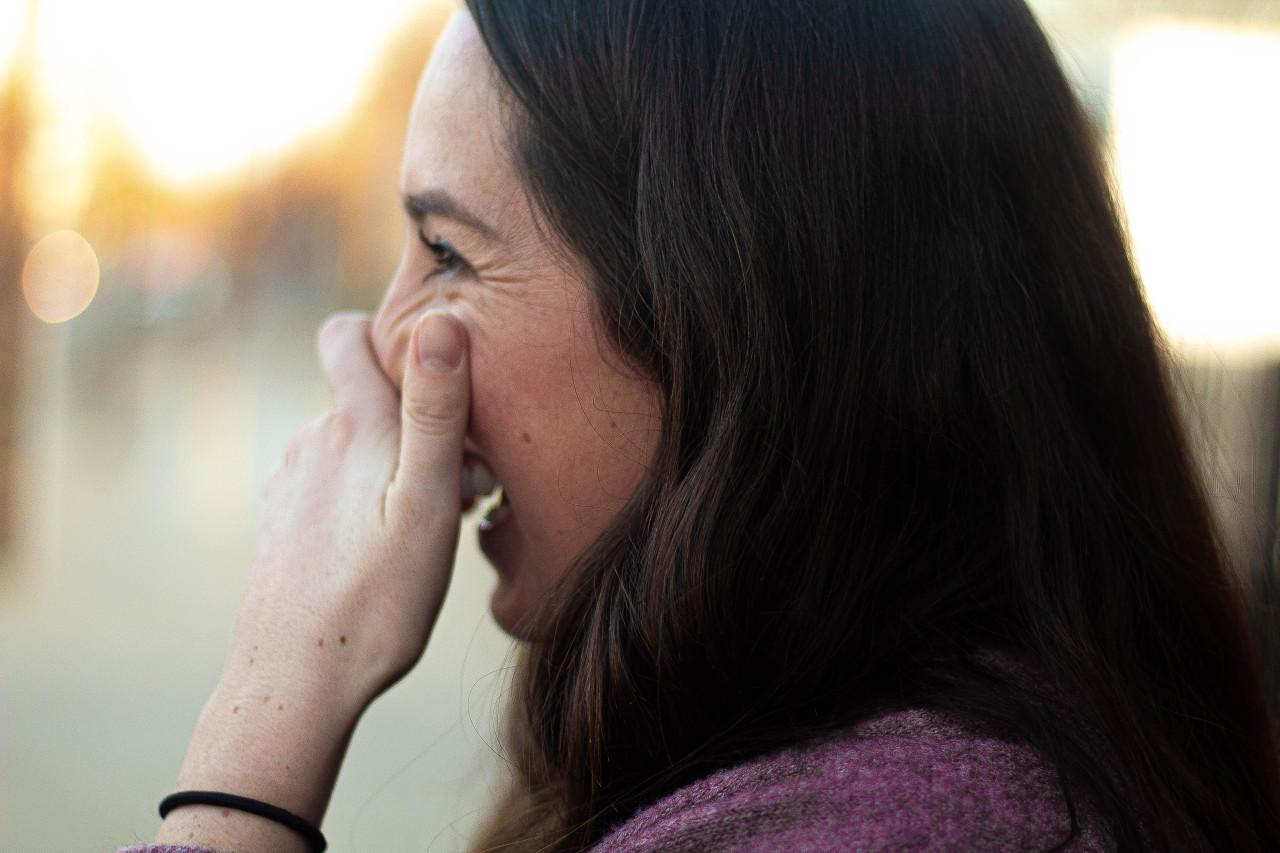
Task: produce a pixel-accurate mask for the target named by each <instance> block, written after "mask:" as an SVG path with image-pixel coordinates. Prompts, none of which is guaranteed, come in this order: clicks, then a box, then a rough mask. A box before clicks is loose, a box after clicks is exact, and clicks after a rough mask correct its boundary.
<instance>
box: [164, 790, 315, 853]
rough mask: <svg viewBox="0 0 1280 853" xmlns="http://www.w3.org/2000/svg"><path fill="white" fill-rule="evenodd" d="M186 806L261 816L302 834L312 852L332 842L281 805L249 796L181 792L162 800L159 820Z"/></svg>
mask: <svg viewBox="0 0 1280 853" xmlns="http://www.w3.org/2000/svg"><path fill="white" fill-rule="evenodd" d="M183 806H220V807H222V808H226V809H235V810H236V811H238V812H248V813H249V814H256V815H257V816H258V817H265V818H266V819H267V820H273V821H275V822H276V823H279V824H283V825H284V826H287V827H289V828H290V829H292V830H293V831H294V832H296V833H298V834H299V835H301V836H302V837H303V838H305V839H306V840H307V846H308V847H310V848H311V853H324V849H325V848H326V847H328V846H329V842H327V841H325V840H324V835H323V834H322V833H321V832H320V830H319V829H317V828H316V827H314V826H312V825H311V824H310V823H308V822H307V821H305V820H303V819H302V818H300V817H298V816H297V815H296V814H294V813H293V812H288V811H285V810H284V809H282V808H280V807H279V806H273V805H271V804H270V803H264V802H261V801H259V800H251V799H249V798H248V797H237V796H236V795H235V794H223V793H220V792H218V791H179V792H178V793H176V794H170V795H169V796H167V797H165V798H164V799H163V800H161V801H160V817H161V818H162V819H163V818H166V817H168V816H169V812H171V811H173V810H174V809H178V808H182V807H183Z"/></svg>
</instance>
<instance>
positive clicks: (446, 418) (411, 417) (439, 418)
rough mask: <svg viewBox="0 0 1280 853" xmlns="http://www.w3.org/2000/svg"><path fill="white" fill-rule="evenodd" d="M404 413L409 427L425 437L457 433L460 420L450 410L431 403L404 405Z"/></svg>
mask: <svg viewBox="0 0 1280 853" xmlns="http://www.w3.org/2000/svg"><path fill="white" fill-rule="evenodd" d="M404 413H405V419H406V420H407V421H408V422H409V425H410V426H412V427H413V429H415V430H416V431H418V432H420V433H424V434H426V435H437V436H443V435H450V434H452V433H453V432H455V431H457V429H458V421H459V420H460V418H459V417H458V415H457V413H456V412H454V411H453V410H452V409H451V408H447V407H445V406H441V405H439V404H431V403H418V404H414V405H406V406H405V409H404Z"/></svg>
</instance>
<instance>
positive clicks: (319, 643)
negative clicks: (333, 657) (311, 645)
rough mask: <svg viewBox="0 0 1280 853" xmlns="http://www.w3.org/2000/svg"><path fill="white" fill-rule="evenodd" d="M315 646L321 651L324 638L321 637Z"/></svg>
mask: <svg viewBox="0 0 1280 853" xmlns="http://www.w3.org/2000/svg"><path fill="white" fill-rule="evenodd" d="M316 645H318V646H319V647H320V648H322V649H323V648H324V637H321V638H320V641H319V642H317V643H316Z"/></svg>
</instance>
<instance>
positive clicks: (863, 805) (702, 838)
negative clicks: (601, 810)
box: [593, 711, 1114, 853]
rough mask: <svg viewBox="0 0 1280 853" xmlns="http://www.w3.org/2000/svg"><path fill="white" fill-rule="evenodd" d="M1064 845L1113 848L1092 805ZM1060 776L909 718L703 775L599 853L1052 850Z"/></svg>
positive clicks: (945, 724) (1011, 748)
mask: <svg viewBox="0 0 1280 853" xmlns="http://www.w3.org/2000/svg"><path fill="white" fill-rule="evenodd" d="M1075 807H1076V813H1077V820H1078V821H1079V823H1080V832H1079V834H1078V835H1077V836H1076V837H1075V838H1074V839H1072V840H1071V842H1069V843H1068V844H1066V846H1065V847H1062V848H1061V849H1062V850H1065V851H1071V853H1083V851H1099V850H1111V849H1113V847H1114V845H1113V844H1111V843H1110V841H1109V835H1108V833H1107V832H1105V830H1104V829H1103V828H1102V825H1101V822H1100V820H1099V819H1098V818H1097V816H1096V813H1095V812H1094V810H1093V809H1092V808H1091V807H1090V806H1089V804H1088V803H1087V802H1082V801H1081V800H1080V798H1079V797H1077V799H1076V802H1075ZM1070 826H1071V824H1070V818H1069V817H1068V811H1067V805H1066V800H1065V798H1064V796H1063V794H1062V790H1061V786H1060V785H1059V782H1058V776H1057V772H1056V769H1055V768H1054V767H1053V766H1052V765H1051V763H1050V762H1048V761H1047V760H1046V759H1045V758H1043V757H1042V756H1041V755H1040V754H1039V753H1037V752H1035V751H1034V750H1032V749H1030V748H1028V747H1026V746H1023V745H1021V744H1018V743H1011V742H1009V741H1007V740H1004V739H1001V738H999V737H997V736H995V735H994V734H991V733H990V732H987V731H984V730H982V729H980V728H975V726H973V725H972V724H969V723H965V722H961V721H960V720H958V719H956V718H954V717H950V716H947V715H944V714H940V713H933V712H927V711H904V712H900V713H895V714H890V715H887V716H884V717H879V718H877V719H874V720H872V721H870V722H868V723H864V724H863V725H861V726H858V727H856V728H854V729H852V730H851V731H848V732H844V733H842V734H840V735H839V736H836V737H833V738H830V739H827V740H824V741H821V742H818V743H813V744H808V745H804V746H800V747H795V748H792V749H788V750H785V751H783V752H781V753H778V754H776V755H774V756H771V757H768V758H764V759H761V760H757V761H752V762H749V763H747V764H744V765H741V766H739V767H735V768H732V769H730V770H726V771H723V772H720V773H717V774H714V775H712V776H709V777H707V778H706V779H702V780H700V781H698V782H695V783H693V784H692V785H689V786H688V787H686V788H684V789H682V790H680V791H677V792H676V793H674V794H672V795H671V796H669V797H667V798H665V799H663V800H661V801H659V802H658V803H656V804H654V805H652V806H650V807H648V808H646V809H644V810H642V811H641V812H640V813H639V814H637V815H636V816H635V817H634V818H632V819H631V820H629V821H627V822H626V823H624V824H622V825H621V826H620V827H618V828H617V829H616V830H614V831H613V832H612V833H611V834H610V835H608V836H607V837H606V838H605V839H604V840H603V841H601V842H600V843H599V844H598V845H597V846H596V847H595V850H594V851H593V853H639V851H645V853H677V851H690V853H692V851H704V852H705V853H713V852H714V853H718V852H719V851H723V853H730V851H733V853H775V851H777V853H782V851H795V853H801V851H803V852H804V853H817V851H868V852H869V851H877V853H879V851H884V853H888V851H930V853H934V851H936V853H943V851H947V852H948V853H950V851H955V853H960V851H966V853H967V851H990V853H1000V851H1009V853H1012V852H1013V851H1018V853H1025V851H1033V850H1052V849H1054V848H1055V847H1057V845H1059V844H1061V843H1062V842H1064V841H1066V839H1067V837H1068V835H1069V834H1070Z"/></svg>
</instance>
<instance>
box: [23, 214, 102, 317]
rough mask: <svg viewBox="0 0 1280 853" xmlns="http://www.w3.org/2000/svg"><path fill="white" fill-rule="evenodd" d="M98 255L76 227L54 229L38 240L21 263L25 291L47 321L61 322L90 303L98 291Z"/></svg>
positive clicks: (37, 313) (36, 311)
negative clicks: (72, 228)
mask: <svg viewBox="0 0 1280 853" xmlns="http://www.w3.org/2000/svg"><path fill="white" fill-rule="evenodd" d="M98 275H99V269H98V256H97V255H96V254H94V251H93V247H92V246H90V245H89V241H88V240H86V239H85V238H83V237H81V236H80V235H79V234H77V233H76V232H74V231H54V232H53V233H52V234H48V235H46V236H45V237H44V238H42V239H41V240H40V242H38V243H36V245H35V247H34V248H33V249H32V250H31V253H30V254H29V255H27V262H26V264H25V265H24V266H23V267H22V295H23V297H25V298H26V300H27V306H28V307H29V308H30V309H31V312H32V313H33V314H35V315H36V316H37V317H39V318H40V319H41V320H44V321H45V322H46V323H62V322H65V321H67V320H70V319H71V318H72V317H75V316H76V315H77V314H79V313H80V312H81V311H83V310H84V309H86V308H88V307H89V303H90V302H92V301H93V297H94V295H96V294H97V292H98Z"/></svg>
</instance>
